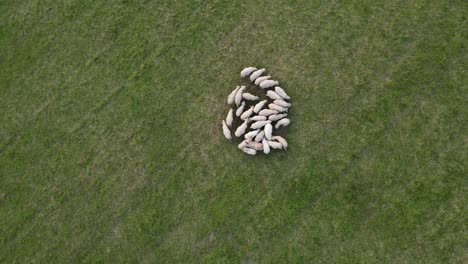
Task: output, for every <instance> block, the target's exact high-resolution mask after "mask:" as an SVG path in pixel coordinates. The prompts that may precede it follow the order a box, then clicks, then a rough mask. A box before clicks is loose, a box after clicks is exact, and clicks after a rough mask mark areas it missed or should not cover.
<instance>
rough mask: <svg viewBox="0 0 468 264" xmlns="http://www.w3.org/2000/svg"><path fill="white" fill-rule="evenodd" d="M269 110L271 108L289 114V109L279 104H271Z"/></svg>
mask: <svg viewBox="0 0 468 264" xmlns="http://www.w3.org/2000/svg"><path fill="white" fill-rule="evenodd" d="M268 108H270V109H271V110H276V111H278V112H279V113H282V112H287V111H288V109H287V108H284V107H281V106H279V105H277V104H269V105H268Z"/></svg>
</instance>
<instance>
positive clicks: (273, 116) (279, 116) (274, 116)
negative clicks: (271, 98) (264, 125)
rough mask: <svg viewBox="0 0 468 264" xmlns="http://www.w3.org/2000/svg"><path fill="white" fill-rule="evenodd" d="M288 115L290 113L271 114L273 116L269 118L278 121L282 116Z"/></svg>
mask: <svg viewBox="0 0 468 264" xmlns="http://www.w3.org/2000/svg"><path fill="white" fill-rule="evenodd" d="M287 116H288V114H279V115H271V116H269V117H268V120H271V121H278V120H280V119H281V118H284V117H287Z"/></svg>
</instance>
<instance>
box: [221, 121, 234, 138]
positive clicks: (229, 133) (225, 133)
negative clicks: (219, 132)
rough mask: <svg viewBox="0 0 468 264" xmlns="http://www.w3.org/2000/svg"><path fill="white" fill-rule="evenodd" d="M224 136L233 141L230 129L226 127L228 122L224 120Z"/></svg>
mask: <svg viewBox="0 0 468 264" xmlns="http://www.w3.org/2000/svg"><path fill="white" fill-rule="evenodd" d="M222 123H223V134H224V137H225V138H226V139H228V140H231V139H232V136H231V130H229V127H228V126H227V125H226V121H224V120H223V122H222Z"/></svg>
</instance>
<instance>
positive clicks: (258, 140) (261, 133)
mask: <svg viewBox="0 0 468 264" xmlns="http://www.w3.org/2000/svg"><path fill="white" fill-rule="evenodd" d="M264 137H265V131H264V130H262V131H260V132H259V133H258V134H257V135H256V136H255V139H254V141H255V142H262V139H263V138H264Z"/></svg>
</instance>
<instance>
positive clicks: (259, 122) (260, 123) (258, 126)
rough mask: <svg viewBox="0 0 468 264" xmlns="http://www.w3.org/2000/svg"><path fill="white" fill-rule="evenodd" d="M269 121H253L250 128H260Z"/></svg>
mask: <svg viewBox="0 0 468 264" xmlns="http://www.w3.org/2000/svg"><path fill="white" fill-rule="evenodd" d="M270 123H271V121H270V120H266V121H257V122H255V123H253V124H252V125H251V126H250V128H251V129H259V128H262V127H264V126H265V125H266V124H270Z"/></svg>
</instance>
